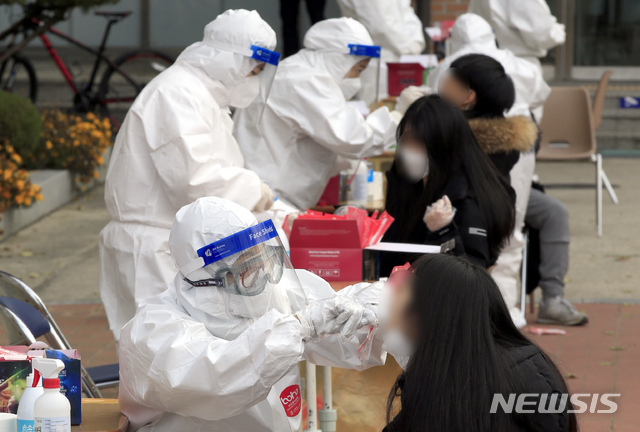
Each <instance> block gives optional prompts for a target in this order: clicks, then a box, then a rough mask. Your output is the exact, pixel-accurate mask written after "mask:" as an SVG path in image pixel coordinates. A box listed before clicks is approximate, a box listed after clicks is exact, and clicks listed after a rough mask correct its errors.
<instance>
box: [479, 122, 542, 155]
mask: <svg viewBox="0 0 640 432" xmlns="http://www.w3.org/2000/svg"><path fill="white" fill-rule="evenodd" d="M469 126H471V130H472V131H473V134H474V135H475V137H476V140H477V141H478V144H480V147H482V150H484V151H485V153H487V154H495V153H502V152H509V151H514V150H515V151H519V152H521V153H526V152H528V151H529V150H531V149H532V148H533V147H534V146H535V144H536V141H537V140H538V126H537V125H536V124H535V122H534V121H533V120H531V119H530V118H528V117H525V116H516V117H506V118H505V117H496V118H475V119H470V120H469Z"/></svg>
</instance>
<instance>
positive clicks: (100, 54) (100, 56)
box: [32, 18, 141, 95]
mask: <svg viewBox="0 0 640 432" xmlns="http://www.w3.org/2000/svg"><path fill="white" fill-rule="evenodd" d="M32 23H33V24H34V25H36V26H41V25H43V22H42V21H40V20H38V19H36V18H33V19H32ZM115 23H116V21H114V20H109V21H108V22H107V28H106V29H105V32H104V35H103V37H102V42H101V43H100V47H99V48H98V49H97V50H96V49H94V48H91V47H90V46H88V45H85V44H84V43H82V42H80V41H79V40H77V39H75V38H73V37H72V36H69V35H67V34H66V33H63V32H61V31H60V30H58V29H56V28H53V27H52V28H50V29H49V30H48V33H52V34H53V35H55V36H57V37H59V38H60V39H63V40H65V41H67V42H69V43H71V44H73V45H75V46H77V47H78V48H81V49H82V50H84V51H87V52H89V53H91V54H93V55H94V56H95V57H96V61H95V63H94V64H93V69H92V71H91V77H90V78H89V82H88V83H87V86H86V88H85V89H80V88H79V87H78V85H77V83H76V81H75V80H74V79H73V75H72V74H71V72H70V70H69V68H68V67H67V65H66V63H65V62H64V60H63V59H62V57H60V54H58V51H57V50H56V49H55V47H54V46H53V45H52V44H51V40H50V39H49V38H48V36H47V35H46V33H43V34H41V35H40V36H39V37H40V40H41V41H42V43H43V44H44V47H45V48H46V50H47V52H48V53H49V55H50V56H51V58H52V59H53V61H54V62H55V64H56V66H57V67H58V69H60V72H61V73H62V75H63V76H64V78H65V80H66V81H67V84H69V86H70V87H71V89H72V90H73V92H74V94H76V95H77V94H79V93H80V92H81V90H85V91H90V90H91V89H92V88H93V85H94V82H95V79H96V76H97V73H98V68H99V67H100V64H101V63H102V62H105V63H107V65H109V66H110V67H112V68H113V69H115V70H116V71H117V72H118V73H120V74H121V75H122V76H123V77H124V78H125V79H126V80H127V81H129V82H130V83H131V84H132V85H133V86H134V87H136V88H137V89H138V91H140V90H141V88H140V87H139V86H138V85H137V84H136V82H135V81H134V80H133V79H132V78H131V77H130V76H129V75H127V73H126V72H124V71H123V70H122V69H120V68H119V67H118V66H117V65H116V64H115V63H114V62H113V61H111V60H110V59H109V58H108V57H107V56H105V55H104V51H105V49H106V46H107V39H108V37H109V33H110V31H111V27H112V26H113V24H115Z"/></svg>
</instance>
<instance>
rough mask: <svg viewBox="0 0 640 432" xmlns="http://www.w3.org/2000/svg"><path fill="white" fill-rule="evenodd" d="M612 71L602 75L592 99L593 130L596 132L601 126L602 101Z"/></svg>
mask: <svg viewBox="0 0 640 432" xmlns="http://www.w3.org/2000/svg"><path fill="white" fill-rule="evenodd" d="M612 74H613V71H610V70H608V71H606V72H605V73H604V74H602V78H600V82H599V83H598V87H597V88H596V94H595V97H594V98H593V129H594V130H596V131H597V130H598V129H600V126H602V112H603V111H604V99H605V97H606V95H607V86H608V85H609V80H610V79H611V75H612Z"/></svg>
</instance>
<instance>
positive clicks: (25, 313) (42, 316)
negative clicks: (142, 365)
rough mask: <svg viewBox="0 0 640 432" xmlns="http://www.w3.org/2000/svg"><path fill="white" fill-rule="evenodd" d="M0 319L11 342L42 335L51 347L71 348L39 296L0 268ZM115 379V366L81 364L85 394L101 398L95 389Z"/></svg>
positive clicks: (30, 340)
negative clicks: (92, 366)
mask: <svg viewBox="0 0 640 432" xmlns="http://www.w3.org/2000/svg"><path fill="white" fill-rule="evenodd" d="M0 318H1V319H2V322H3V323H4V326H5V329H6V331H7V336H8V338H9V340H10V343H11V344H15V345H18V344H32V343H34V342H35V341H36V339H37V338H39V337H43V338H44V339H45V340H46V341H47V343H48V344H49V346H50V347H51V348H54V349H62V350H68V349H72V347H71V344H69V342H68V341H67V339H66V338H65V337H64V335H63V333H62V331H61V330H60V327H58V324H57V323H56V321H55V320H54V319H53V317H52V316H51V314H50V313H49V310H48V309H47V308H46V306H45V305H44V303H43V302H42V300H41V299H40V297H39V296H38V295H37V294H36V293H35V291H33V289H31V288H30V287H29V286H28V285H27V284H25V283H24V282H23V281H21V280H20V279H18V278H17V277H15V276H13V275H11V274H9V273H6V272H3V271H1V270H0ZM118 382H119V365H118V364H117V363H115V364H112V365H105V366H98V367H95V368H88V369H85V367H84V366H82V384H83V390H84V392H85V393H86V394H87V396H89V397H92V398H101V397H102V395H101V393H100V390H99V388H106V387H110V386H113V385H115V384H117V383H118Z"/></svg>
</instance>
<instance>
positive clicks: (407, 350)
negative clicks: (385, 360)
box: [382, 329, 415, 370]
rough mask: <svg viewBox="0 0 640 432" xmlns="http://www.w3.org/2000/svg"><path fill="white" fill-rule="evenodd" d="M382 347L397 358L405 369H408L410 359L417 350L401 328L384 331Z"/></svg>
mask: <svg viewBox="0 0 640 432" xmlns="http://www.w3.org/2000/svg"><path fill="white" fill-rule="evenodd" d="M382 341H383V344H382V349H383V350H385V351H387V352H388V353H389V354H391V355H392V356H393V358H395V359H396V361H397V362H398V364H399V365H400V367H401V368H402V369H403V370H406V369H407V364H408V363H409V359H410V358H411V356H412V355H413V353H414V352H415V348H414V346H413V344H412V343H411V341H409V339H407V337H406V336H405V335H404V333H402V332H401V331H399V330H396V329H390V330H387V331H385V332H383V333H382Z"/></svg>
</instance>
